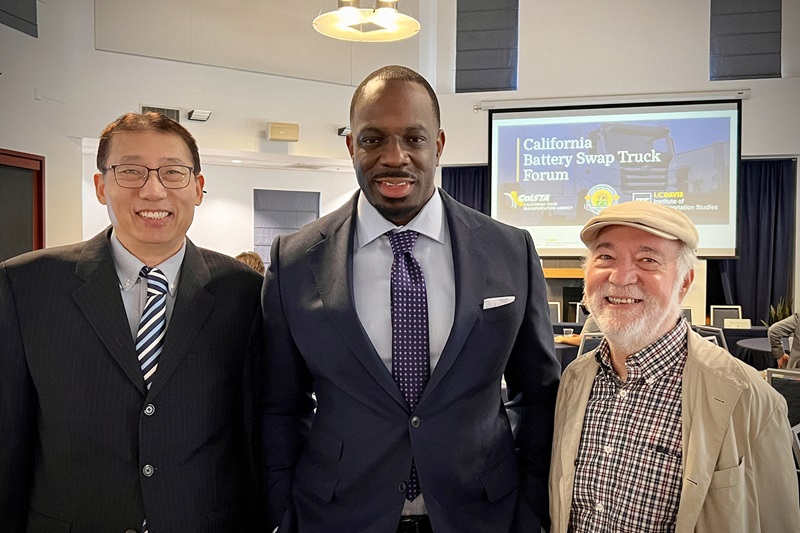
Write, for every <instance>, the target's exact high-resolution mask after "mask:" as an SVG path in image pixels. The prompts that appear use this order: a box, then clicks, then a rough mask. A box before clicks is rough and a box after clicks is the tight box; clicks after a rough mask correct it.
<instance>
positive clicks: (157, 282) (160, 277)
mask: <svg viewBox="0 0 800 533" xmlns="http://www.w3.org/2000/svg"><path fill="white" fill-rule="evenodd" d="M139 276H141V277H143V278H144V279H146V280H147V288H148V289H152V290H154V291H158V292H159V293H161V294H166V292H167V285H168V282H167V277H166V276H165V275H164V273H163V272H161V271H160V270H159V269H157V268H150V267H146V266H145V267H142V270H140V271H139Z"/></svg>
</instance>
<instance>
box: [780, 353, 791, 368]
mask: <svg viewBox="0 0 800 533" xmlns="http://www.w3.org/2000/svg"><path fill="white" fill-rule="evenodd" d="M788 364H789V354H788V353H785V354H783V355H782V356H780V357H779V358H778V368H786V365H788Z"/></svg>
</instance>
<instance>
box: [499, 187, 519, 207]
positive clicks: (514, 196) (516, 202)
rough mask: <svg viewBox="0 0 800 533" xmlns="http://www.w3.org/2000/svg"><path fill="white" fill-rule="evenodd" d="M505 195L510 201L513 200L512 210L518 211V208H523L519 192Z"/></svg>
mask: <svg viewBox="0 0 800 533" xmlns="http://www.w3.org/2000/svg"><path fill="white" fill-rule="evenodd" d="M503 194H505V195H506V196H508V199H509V200H511V209H516V208H517V206H519V207H522V206H523V203H522V200H520V199H519V198H518V197H517V191H511V192H506V193H503Z"/></svg>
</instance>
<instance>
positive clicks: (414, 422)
mask: <svg viewBox="0 0 800 533" xmlns="http://www.w3.org/2000/svg"><path fill="white" fill-rule="evenodd" d="M421 423H422V420H420V419H419V417H418V416H412V417H411V427H413V428H418V427H419V425H420V424H421Z"/></svg>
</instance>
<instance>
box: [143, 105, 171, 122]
mask: <svg viewBox="0 0 800 533" xmlns="http://www.w3.org/2000/svg"><path fill="white" fill-rule="evenodd" d="M141 110H142V113H149V112H150V111H152V112H154V113H160V114H162V115H164V116H165V117H167V118H171V119H172V120H174V121H175V122H180V121H181V110H180V109H173V108H171V107H153V106H148V105H143V106H141Z"/></svg>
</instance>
